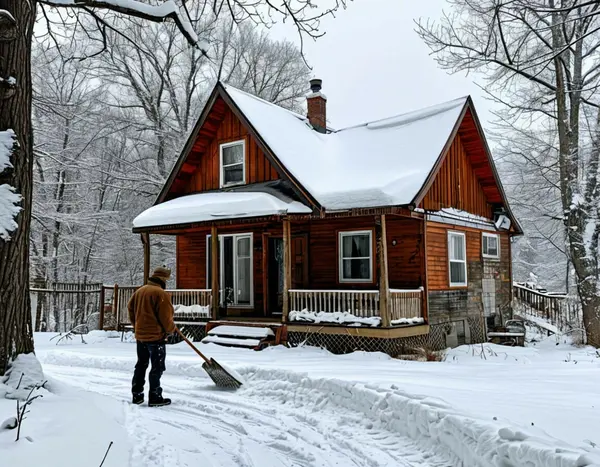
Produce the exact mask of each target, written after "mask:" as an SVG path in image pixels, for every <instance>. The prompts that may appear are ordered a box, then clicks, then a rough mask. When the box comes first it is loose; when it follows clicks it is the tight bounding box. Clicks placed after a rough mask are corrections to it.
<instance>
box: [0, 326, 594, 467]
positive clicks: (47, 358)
mask: <svg viewBox="0 0 600 467" xmlns="http://www.w3.org/2000/svg"><path fill="white" fill-rule="evenodd" d="M52 335H53V334H49V335H48V334H37V335H36V348H37V353H38V355H39V357H40V359H41V360H42V363H43V365H44V370H45V371H46V373H47V374H48V375H49V376H50V377H51V378H52V379H53V380H54V381H60V382H64V383H68V384H69V385H71V386H73V387H76V388H80V389H82V390H85V391H89V392H80V394H81V396H80V397H81V399H82V400H84V399H86V398H89V397H91V396H92V395H93V394H92V393H101V394H103V395H106V396H108V397H109V398H111V400H112V401H113V402H114V404H113V405H118V406H119V407H121V408H120V409H119V410H120V411H121V412H122V411H123V408H124V410H125V412H126V417H123V416H122V414H121V415H120V416H119V417H116V416H115V415H117V413H116V412H115V413H114V412H113V410H112V409H110V410H107V414H109V415H108V418H113V417H114V419H115V420H118V422H119V423H122V424H125V425H124V427H123V428H125V429H126V430H127V433H128V437H129V439H128V440H125V439H124V438H123V434H122V433H121V432H123V431H125V429H123V428H122V429H121V430H120V431H119V432H118V435H116V436H114V437H113V438H111V439H115V440H116V442H117V443H118V446H119V447H122V446H123V442H124V441H125V442H128V443H129V444H130V445H131V446H132V453H131V462H130V464H129V465H132V466H142V465H179V466H185V465H190V466H192V465H213V466H230V465H263V466H268V467H271V466H272V467H275V466H278V467H279V466H282V465H289V466H292V465H302V466H315V467H316V466H322V465H369V466H373V467H375V466H396V465H398V466H400V465H419V466H440V465H445V466H446V465H447V466H449V465H465V466H467V465H468V466H473V467H477V466H481V467H483V466H491V465H510V466H512V467H522V466H523V467H524V466H527V467H558V466H560V467H575V466H579V467H583V466H591V465H594V462H595V463H596V464H598V463H599V462H600V451H599V450H598V449H597V448H594V447H593V444H595V443H599V441H600V440H599V439H598V430H597V426H598V425H597V424H598V419H599V415H600V413H599V410H600V409H599V408H598V404H597V388H598V387H599V386H600V373H599V372H598V368H600V359H599V358H598V356H597V354H596V352H595V350H594V349H591V348H587V347H572V346H570V345H565V344H560V345H556V342H555V341H554V340H551V341H548V342H543V343H541V344H540V345H539V348H513V347H503V346H498V345H492V344H484V345H473V346H462V347H459V348H457V349H453V350H452V351H450V352H449V353H448V355H447V357H446V361H444V362H417V361H402V360H398V359H393V358H390V357H388V356H387V355H384V354H381V353H368V352H355V353H352V354H347V355H332V354H331V353H329V352H327V351H325V350H322V349H317V348H312V347H301V348H285V347H283V346H278V347H273V348H269V349H266V350H264V351H262V352H254V351H249V350H247V349H236V348H231V347H220V346H216V345H210V344H209V345H207V346H205V348H204V349H203V350H204V351H205V352H206V353H207V354H208V355H209V356H210V357H212V358H215V359H216V360H217V361H219V363H222V364H226V365H229V367H232V368H234V369H235V370H236V371H237V372H239V373H240V374H241V375H242V376H243V377H244V379H245V384H244V386H242V388H241V389H240V390H238V391H236V392H223V391H217V390H215V388H214V384H213V383H212V382H211V381H210V379H209V378H208V376H207V375H206V373H205V372H204V370H203V369H202V361H201V360H200V359H199V358H198V357H197V356H196V355H195V354H194V353H193V351H192V350H191V349H189V348H188V347H187V346H186V345H185V343H181V344H177V345H170V346H169V350H168V352H167V371H166V373H165V375H164V376H163V388H164V391H165V394H166V395H167V396H168V397H172V398H173V401H174V402H173V405H172V406H171V407H166V408H161V409H160V410H148V409H147V407H145V406H141V407H132V406H131V405H130V404H129V403H128V401H129V397H130V396H129V392H128V386H129V381H130V378H131V371H132V368H133V365H134V362H135V345H134V344H133V343H121V342H120V339H119V338H118V337H117V338H114V339H112V338H111V339H108V338H107V339H105V340H104V341H103V342H102V341H96V343H95V344H90V345H83V344H79V343H75V342H69V343H66V344H65V345H59V346H56V345H54V344H53V343H49V342H48V339H49V337H51V336H52ZM440 382H443V384H440ZM108 402H110V401H108ZM7 407H8V406H7ZM107 407H108V408H110V407H112V405H110V404H108V405H107ZM2 408H3V406H2V405H0V409H2ZM9 408H10V410H9V411H8V412H10V414H11V415H12V412H13V410H12V409H13V408H14V407H13V405H10V407H9ZM62 408H63V407H61V409H62ZM266 410H268V411H269V412H268V416H265V413H266V412H265V411H266ZM68 412H72V411H71V410H69V411H68ZM35 414H36V411H35V406H34V410H33V411H32V415H31V416H32V417H33V418H35ZM57 418H58V419H62V417H57ZM73 418H74V420H77V418H79V419H80V424H81V425H82V426H83V424H87V425H86V426H88V425H90V424H89V423H87V419H85V418H84V417H73ZM28 421H30V420H28ZM93 421H94V422H95V423H98V421H97V420H96V419H95V418H94V419H93ZM26 423H27V422H26ZM33 423H34V424H36V422H35V421H33ZM52 425H53V426H52V428H53V429H54V433H55V436H59V434H60V433H61V431H60V430H62V429H64V428H65V427H63V426H61V425H59V426H58V428H57V427H56V426H55V425H56V422H54V423H53V424H52ZM26 426H27V425H25V427H26ZM69 434H70V432H69ZM104 434H105V432H104V431H102V430H100V431H99V433H98V434H96V435H94V436H93V437H92V438H93V440H94V443H95V444H97V445H100V444H101V443H100V441H103V440H104ZM2 436H3V435H2V433H1V432H0V442H1V441H2V440H3V438H2ZM47 436H48V432H43V431H42V430H37V436H36V438H35V443H30V444H23V445H21V446H20V448H22V449H29V450H36V449H38V450H39V449H43V448H45V446H46V445H42V444H41V443H42V442H43V440H45V439H46V437H47ZM6 445H8V444H6ZM14 445H15V444H14V443H12V446H14ZM3 446H4V445H3ZM3 446H2V447H3ZM98 450H100V447H99V446H98ZM2 452H3V455H4V451H2ZM69 452H70V451H69ZM95 453H96V451H94V456H93V457H94V459H95V457H96V454H95ZM90 455H91V454H90ZM90 455H88V454H86V456H87V457H86V459H87V458H89V456H90ZM40 458H42V457H40ZM47 458H48V459H49V460H50V463H49V464H48V463H44V465H45V466H46V467H58V465H61V466H63V465H69V464H68V460H69V459H70V458H71V456H66V457H65V458H64V459H63V458H61V457H60V456H57V457H49V456H48V457H47ZM2 459H4V458H2ZM65 460H66V461H67V463H66V464H64V463H62V462H64V461H65ZM54 461H56V463H54V464H53V462H54ZM11 465H12V464H11ZM15 465H16V464H15ZM34 465H35V464H34ZM109 465H127V464H118V463H116V464H109Z"/></svg>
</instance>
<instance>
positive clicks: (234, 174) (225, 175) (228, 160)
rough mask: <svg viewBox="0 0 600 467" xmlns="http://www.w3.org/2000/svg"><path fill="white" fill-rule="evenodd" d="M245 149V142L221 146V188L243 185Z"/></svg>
mask: <svg viewBox="0 0 600 467" xmlns="http://www.w3.org/2000/svg"><path fill="white" fill-rule="evenodd" d="M245 149H246V142H245V141H244V140H242V141H234V142H233V143H226V144H221V146H220V153H221V187H224V186H230V185H239V184H240V183H245V181H246V167H245V164H244V154H245V152H246V151H245Z"/></svg>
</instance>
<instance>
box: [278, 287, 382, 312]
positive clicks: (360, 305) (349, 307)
mask: <svg viewBox="0 0 600 467" xmlns="http://www.w3.org/2000/svg"><path fill="white" fill-rule="evenodd" d="M289 294H290V310H294V311H302V310H306V311H310V312H325V313H333V312H336V311H339V312H348V313H350V314H352V315H354V316H358V317H360V318H370V317H373V316H379V291H377V290H299V289H290V291H289Z"/></svg>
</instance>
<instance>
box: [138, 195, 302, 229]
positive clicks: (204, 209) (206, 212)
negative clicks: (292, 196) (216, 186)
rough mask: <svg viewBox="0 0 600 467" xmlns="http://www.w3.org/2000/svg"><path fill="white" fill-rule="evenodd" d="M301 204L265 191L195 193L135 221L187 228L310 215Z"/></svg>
mask: <svg viewBox="0 0 600 467" xmlns="http://www.w3.org/2000/svg"><path fill="white" fill-rule="evenodd" d="M311 212H312V210H311V209H310V208H309V207H307V206H305V205H304V204H302V203H300V202H298V201H292V200H284V199H280V198H278V197H276V196H274V195H271V194H269V193H264V192H247V191H246V192H210V193H195V194H192V195H187V196H182V197H180V198H175V199H172V200H170V201H166V202H164V203H160V204H157V205H155V206H152V207H151V208H148V209H146V210H145V211H144V212H142V213H141V214H140V215H139V216H137V217H136V218H135V219H134V220H133V227H134V228H141V227H154V226H166V225H184V224H191V223H195V222H206V221H216V220H223V219H239V218H241V217H261V216H272V215H285V214H310V213H311Z"/></svg>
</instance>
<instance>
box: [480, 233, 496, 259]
mask: <svg viewBox="0 0 600 467" xmlns="http://www.w3.org/2000/svg"><path fill="white" fill-rule="evenodd" d="M482 235H483V236H482V237H481V248H482V252H483V257H484V258H500V237H499V236H498V235H496V234H489V233H485V232H484V233H483V234H482Z"/></svg>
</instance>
